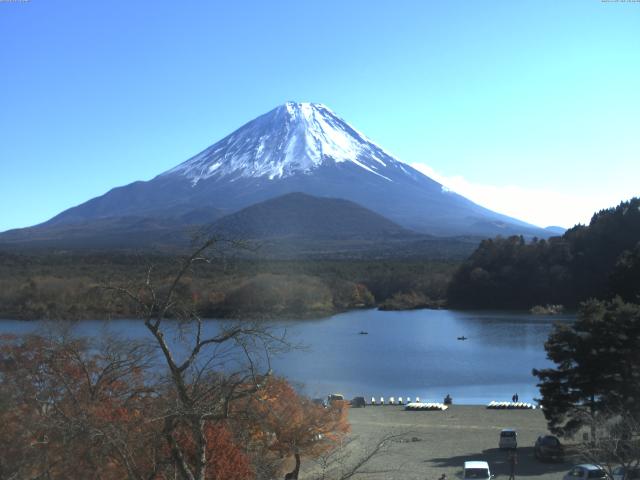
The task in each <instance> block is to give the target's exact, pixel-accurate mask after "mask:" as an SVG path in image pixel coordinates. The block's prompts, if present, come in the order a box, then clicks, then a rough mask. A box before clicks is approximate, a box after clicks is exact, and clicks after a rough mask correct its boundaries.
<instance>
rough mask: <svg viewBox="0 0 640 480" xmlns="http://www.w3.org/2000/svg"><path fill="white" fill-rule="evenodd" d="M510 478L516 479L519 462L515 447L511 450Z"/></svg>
mask: <svg viewBox="0 0 640 480" xmlns="http://www.w3.org/2000/svg"><path fill="white" fill-rule="evenodd" d="M508 459H509V480H516V465H517V464H518V453H517V452H516V449H515V448H513V449H511V450H509V457H508Z"/></svg>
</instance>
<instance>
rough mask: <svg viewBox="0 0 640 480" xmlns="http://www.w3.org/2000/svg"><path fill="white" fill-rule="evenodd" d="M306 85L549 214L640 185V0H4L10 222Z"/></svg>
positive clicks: (427, 163)
mask: <svg viewBox="0 0 640 480" xmlns="http://www.w3.org/2000/svg"><path fill="white" fill-rule="evenodd" d="M287 100H295V101H311V102H319V103H324V104H326V105H328V106H329V107H330V108H331V109H332V110H334V111H335V112H336V113H337V114H339V115H340V116H342V117H343V118H344V119H345V120H347V121H348V122H349V123H351V124H352V125H353V126H355V127H356V128H357V129H359V130H361V131H363V132H364V133H365V134H366V135H367V136H368V137H370V138H371V139H373V140H374V141H376V142H377V143H379V144H380V145H381V146H383V147H384V148H385V149H386V150H388V151H390V152H392V153H393V154H395V156H396V157H398V159H399V160H402V161H404V162H406V163H409V164H412V165H414V166H416V167H418V168H420V169H422V170H423V171H425V172H427V173H429V174H430V175H432V176H433V177H434V178H436V179H437V180H439V181H441V182H444V183H445V184H446V185H447V186H449V187H450V188H452V189H454V190H456V191H458V192H459V193H462V194H464V195H467V196H468V197H470V198H472V199H473V200H476V201H478V202H479V203H481V204H483V205H484V206H487V207H489V208H492V209H494V210H497V211H500V212H502V213H507V214H510V215H513V216H516V217H519V218H521V219H523V220H528V221H530V222H533V223H536V224H539V225H542V226H545V225H551V224H560V225H562V226H571V225H573V224H574V223H576V222H586V221H588V219H589V218H590V216H591V213H592V212H593V211H594V210H596V209H600V208H605V207H608V206H612V205H614V204H616V203H618V202H619V201H621V200H623V199H627V198H629V197H631V196H633V195H640V2H631V1H628V0H627V1H626V2H623V1H614V0H609V1H601V0H575V1H572V0H562V1H558V0H535V1H534V0H518V1H510V2H507V1H502V0H496V1H490V0H468V1H456V0H446V1H445V0H438V1H435V0H434V1H426V0H415V1H402V0H394V1H388V0H386V1H375V0H366V1H355V0H350V1H346V0H337V1H333V0H293V1H288V0H269V1H266V0H255V1H245V0H227V1H225V2H221V1H204V0H203V1H196V0H191V1H177V0H173V1H163V0H155V1H143V0H135V1H133V0H132V1H124V0H114V1H110V2H105V1H77V0H76V1H62V0H60V1H58V0H30V1H21V0H13V1H10V0H0V167H1V170H0V202H1V203H0V204H1V208H0V231H1V230H5V229H9V228H13V227H21V226H27V225H32V224H35V223H38V222H41V221H44V220H46V219H48V218H50V217H51V216H53V215H55V214H57V213H59V212H60V211H62V210H64V209H66V208H69V207H71V206H74V205H76V204H79V203H82V202H83V201H85V200H88V199H89V198H91V197H94V196H97V195H100V194H102V193H104V192H106V191H107V190H109V189H110V188H112V187H115V186H118V185H123V184H127V183H130V182H132V181H135V180H147V179H150V178H152V177H153V176H155V175H156V174H158V173H161V172H162V171H164V170H167V169H169V168H170V167H172V166H174V165H176V164H178V163H180V162H182V161H183V160H186V159H187V158H188V157H190V156H191V155H193V154H195V153H197V152H198V151H200V150H201V149H203V148H204V147H206V146H208V145H210V144H212V143H214V142H215V141H217V140H219V139H220V138H222V137H223V136H225V135H227V134H228V133H230V132H231V131H232V130H234V129H235V128H237V127H239V126H240V125H242V124H243V123H246V122H247V121H249V120H251V119H253V118H254V117H256V116H257V115H259V114H261V113H264V112H266V111H268V110H270V109H272V108H274V107H275V106H277V105H279V104H282V103H284V102H285V101H287Z"/></svg>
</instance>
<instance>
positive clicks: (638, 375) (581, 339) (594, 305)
mask: <svg viewBox="0 0 640 480" xmlns="http://www.w3.org/2000/svg"><path fill="white" fill-rule="evenodd" d="M639 338H640V306H639V305H634V304H630V303H625V302H623V301H622V300H621V299H620V298H615V299H614V300H613V301H611V302H602V301H596V300H591V301H588V302H585V303H583V304H582V308H581V310H580V313H579V315H578V319H577V321H576V322H575V323H573V324H572V325H560V324H558V325H556V327H555V329H554V331H553V332H552V333H551V335H550V336H549V339H548V340H547V342H546V343H545V350H546V351H547V358H549V359H550V360H551V361H553V362H554V363H555V364H556V367H555V368H547V369H542V370H534V371H533V374H534V375H536V376H537V377H538V378H539V379H540V383H539V384H538V386H539V387H540V393H541V394H542V399H541V405H542V407H543V409H544V415H545V417H546V419H547V422H548V425H549V429H550V430H551V431H552V432H553V433H556V434H559V435H563V436H571V435H573V434H574V433H576V432H577V431H578V430H579V429H580V428H582V427H584V426H590V427H591V432H592V438H593V437H594V436H595V424H596V417H597V416H598V415H602V414H603V412H607V414H611V412H616V411H618V412H622V411H624V412H630V413H631V414H632V415H634V416H636V417H638V416H639V415H640V349H638V346H637V345H638V339H639Z"/></svg>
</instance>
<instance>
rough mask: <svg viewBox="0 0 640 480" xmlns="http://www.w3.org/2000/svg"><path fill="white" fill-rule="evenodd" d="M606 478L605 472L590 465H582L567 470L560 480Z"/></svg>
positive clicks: (596, 466)
mask: <svg viewBox="0 0 640 480" xmlns="http://www.w3.org/2000/svg"><path fill="white" fill-rule="evenodd" d="M605 478H607V472H605V470H604V469H603V468H602V467H600V466H598V465H594V464H592V463H583V464H582V465H576V466H575V467H573V468H572V469H571V470H569V471H568V472H567V473H566V474H565V475H564V477H562V480H587V479H589V480H598V479H605Z"/></svg>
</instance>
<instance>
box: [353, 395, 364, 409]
mask: <svg viewBox="0 0 640 480" xmlns="http://www.w3.org/2000/svg"><path fill="white" fill-rule="evenodd" d="M351 406H352V407H356V408H360V407H362V408H364V407H366V406H367V402H365V401H364V397H355V398H354V399H353V400H351Z"/></svg>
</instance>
